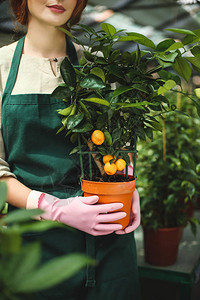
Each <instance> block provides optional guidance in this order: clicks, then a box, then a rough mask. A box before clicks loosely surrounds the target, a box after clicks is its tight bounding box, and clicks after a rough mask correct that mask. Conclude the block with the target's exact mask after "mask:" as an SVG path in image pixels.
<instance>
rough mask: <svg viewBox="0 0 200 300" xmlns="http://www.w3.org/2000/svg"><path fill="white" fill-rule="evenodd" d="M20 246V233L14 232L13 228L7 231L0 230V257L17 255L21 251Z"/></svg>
mask: <svg viewBox="0 0 200 300" xmlns="http://www.w3.org/2000/svg"><path fill="white" fill-rule="evenodd" d="M3 224H5V223H3ZM21 245H22V237H21V235H20V233H19V232H17V231H16V230H15V228H12V229H9V230H8V229H7V228H6V229H3V230H2V232H1V234H0V249H1V255H2V254H3V255H8V254H11V255H12V254H17V253H18V252H19V251H20V249H21ZM1 261H2V260H1Z"/></svg>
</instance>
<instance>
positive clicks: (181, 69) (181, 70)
mask: <svg viewBox="0 0 200 300" xmlns="http://www.w3.org/2000/svg"><path fill="white" fill-rule="evenodd" d="M173 69H174V71H175V72H176V73H177V74H178V75H180V76H181V77H183V78H184V79H185V80H186V81H189V79H190V77H191V74H192V70H191V68H190V65H189V63H188V62H187V61H186V60H185V59H184V58H182V57H179V58H176V60H175V63H174V64H173Z"/></svg>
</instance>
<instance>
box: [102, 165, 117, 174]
mask: <svg viewBox="0 0 200 300" xmlns="http://www.w3.org/2000/svg"><path fill="white" fill-rule="evenodd" d="M104 171H105V172H106V174H108V175H114V174H115V173H116V172H117V166H116V164H114V163H112V164H110V163H109V162H107V163H106V164H105V166H104Z"/></svg>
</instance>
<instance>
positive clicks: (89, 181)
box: [81, 178, 136, 185]
mask: <svg viewBox="0 0 200 300" xmlns="http://www.w3.org/2000/svg"><path fill="white" fill-rule="evenodd" d="M81 181H83V182H85V183H95V184H105V185H109V184H110V185H115V184H128V183H132V182H134V181H136V178H135V179H133V180H130V181H115V182H104V181H94V180H86V179H81Z"/></svg>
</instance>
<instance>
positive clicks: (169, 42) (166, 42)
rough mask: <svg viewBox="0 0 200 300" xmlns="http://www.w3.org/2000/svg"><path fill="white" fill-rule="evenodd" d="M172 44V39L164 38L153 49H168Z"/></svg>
mask: <svg viewBox="0 0 200 300" xmlns="http://www.w3.org/2000/svg"><path fill="white" fill-rule="evenodd" d="M173 44H174V40H173V39H167V40H164V41H162V42H160V43H159V44H158V45H157V46H156V49H155V51H159V52H165V51H167V49H169V47H170V46H172V45H173Z"/></svg>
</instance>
